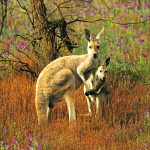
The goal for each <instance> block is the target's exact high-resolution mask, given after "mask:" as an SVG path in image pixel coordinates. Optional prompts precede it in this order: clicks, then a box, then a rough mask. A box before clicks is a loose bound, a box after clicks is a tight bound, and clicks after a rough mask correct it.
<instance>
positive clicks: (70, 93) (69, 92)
mask: <svg viewBox="0 0 150 150" xmlns="http://www.w3.org/2000/svg"><path fill="white" fill-rule="evenodd" d="M66 71H67V76H68V80H67V82H66V87H67V89H66V92H65V93H64V95H63V98H64V99H65V101H66V103H67V107H68V113H69V122H71V121H74V120H76V112H75V100H74V93H75V89H76V85H75V76H74V74H73V73H72V71H70V70H66Z"/></svg>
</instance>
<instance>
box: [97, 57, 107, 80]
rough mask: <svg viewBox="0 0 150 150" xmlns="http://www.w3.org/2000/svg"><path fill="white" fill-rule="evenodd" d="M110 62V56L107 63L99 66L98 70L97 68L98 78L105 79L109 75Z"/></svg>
mask: <svg viewBox="0 0 150 150" xmlns="http://www.w3.org/2000/svg"><path fill="white" fill-rule="evenodd" d="M109 63H110V57H108V58H107V59H106V60H105V63H104V64H103V65H101V66H99V67H98V70H97V76H98V79H97V80H103V81H105V79H106V76H107V66H108V65H109Z"/></svg>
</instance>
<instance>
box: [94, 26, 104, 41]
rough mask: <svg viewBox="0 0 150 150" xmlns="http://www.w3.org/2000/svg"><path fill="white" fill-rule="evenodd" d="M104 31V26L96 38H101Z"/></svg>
mask: <svg viewBox="0 0 150 150" xmlns="http://www.w3.org/2000/svg"><path fill="white" fill-rule="evenodd" d="M103 32H104V26H103V28H102V30H101V31H100V32H99V33H98V34H97V36H96V39H97V40H100V38H101V35H102V33H103Z"/></svg>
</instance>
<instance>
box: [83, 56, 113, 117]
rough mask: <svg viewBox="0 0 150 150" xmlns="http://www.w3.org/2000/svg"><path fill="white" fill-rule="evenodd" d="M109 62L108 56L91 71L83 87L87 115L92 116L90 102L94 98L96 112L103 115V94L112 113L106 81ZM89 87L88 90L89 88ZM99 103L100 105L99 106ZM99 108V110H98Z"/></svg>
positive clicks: (110, 95) (110, 92) (109, 92)
mask: <svg viewBox="0 0 150 150" xmlns="http://www.w3.org/2000/svg"><path fill="white" fill-rule="evenodd" d="M109 62H110V57H108V58H107V59H106V60H105V63H104V64H101V65H100V66H99V67H98V69H97V70H95V71H93V72H92V73H91V75H90V77H89V79H88V80H87V87H88V89H86V87H84V93H85V95H86V99H87V104H88V110H89V114H88V115H89V116H92V113H93V111H92V103H93V102H95V99H96V114H97V115H99V114H102V117H104V116H105V109H104V99H103V95H104V96H105V98H106V102H107V104H109V106H110V111H111V115H113V114H112V113H113V110H112V103H111V99H112V91H111V89H110V87H109V84H108V82H107V67H108V65H109ZM89 89H90V90H89ZM100 104H101V107H100ZM100 108H101V112H100Z"/></svg>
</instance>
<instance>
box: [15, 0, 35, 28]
mask: <svg viewBox="0 0 150 150" xmlns="http://www.w3.org/2000/svg"><path fill="white" fill-rule="evenodd" d="M17 2H18V4H19V6H20V7H21V8H22V9H23V10H25V12H26V14H27V16H28V18H29V20H30V23H31V24H32V27H33V28H34V21H33V20H32V19H31V17H30V14H29V12H28V9H27V8H26V7H25V6H22V5H21V3H20V1H19V0H17Z"/></svg>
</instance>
